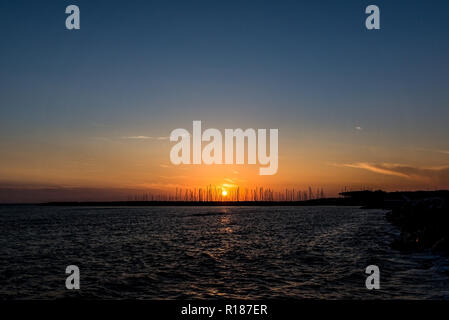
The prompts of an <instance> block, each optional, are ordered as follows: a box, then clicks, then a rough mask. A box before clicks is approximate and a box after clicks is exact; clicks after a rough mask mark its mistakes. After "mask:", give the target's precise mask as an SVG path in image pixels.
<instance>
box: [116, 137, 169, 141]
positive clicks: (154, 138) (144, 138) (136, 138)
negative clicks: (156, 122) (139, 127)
mask: <svg viewBox="0 0 449 320" xmlns="http://www.w3.org/2000/svg"><path fill="white" fill-rule="evenodd" d="M122 139H130V140H167V139H168V137H151V136H129V137H122Z"/></svg>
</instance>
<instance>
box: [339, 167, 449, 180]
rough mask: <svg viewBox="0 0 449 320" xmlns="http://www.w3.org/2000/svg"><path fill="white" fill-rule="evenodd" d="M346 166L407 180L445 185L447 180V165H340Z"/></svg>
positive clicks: (448, 173)
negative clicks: (430, 166)
mask: <svg viewBox="0 0 449 320" xmlns="http://www.w3.org/2000/svg"><path fill="white" fill-rule="evenodd" d="M340 166H342V167H347V168H355V169H363V170H367V171H371V172H374V173H378V174H383V175H389V176H395V177H399V178H403V179H409V180H420V181H426V182H432V183H438V184H444V185H447V183H448V182H449V166H441V167H433V168H428V167H416V166H411V165H403V164H392V163H367V162H358V163H347V164H343V165H340Z"/></svg>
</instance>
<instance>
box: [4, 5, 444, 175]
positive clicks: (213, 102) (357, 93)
mask: <svg viewBox="0 0 449 320" xmlns="http://www.w3.org/2000/svg"><path fill="white" fill-rule="evenodd" d="M69 4H76V5H78V6H79V7H80V10H81V30H79V31H68V30H66V29H65V18H66V16H67V15H66V14H65V7H66V6H67V5H69ZM369 4H376V5H378V6H379V7H380V10H381V30H376V31H368V30H366V28H365V23H364V21H365V18H366V14H365V13H364V11H365V7H366V6H367V5H369ZM448 14H449V2H448V1H319V2H318V1H57V2H56V1H2V2H1V3H0V35H1V39H2V49H1V54H0V70H1V72H0V146H1V147H2V148H3V150H4V152H5V153H8V152H10V153H11V154H12V153H17V152H19V153H20V150H19V149H21V148H22V149H23V150H25V149H27V148H30V147H29V146H30V145H34V146H36V145H40V144H47V145H48V146H49V149H51V146H52V145H60V144H65V145H66V146H67V148H69V149H70V146H75V145H80V146H81V147H80V148H81V149H82V145H83V141H84V140H85V139H89V138H92V137H102V138H114V137H121V136H128V135H129V136H136V135H155V136H166V135H168V134H169V132H170V131H171V130H172V129H174V128H177V127H186V126H190V125H191V121H192V120H203V121H207V124H208V126H210V127H218V128H220V127H223V128H224V127H231V128H232V127H238V126H240V127H259V128H269V127H270V128H273V127H275V128H279V129H280V131H281V132H283V135H282V136H281V137H282V139H285V141H299V143H301V141H303V140H310V139H312V140H313V141H315V140H317V143H316V145H320V143H321V142H322V141H325V143H324V142H323V144H322V148H326V147H327V143H333V142H334V143H343V144H346V145H347V148H348V150H350V147H351V146H366V145H383V146H387V147H389V148H390V149H389V150H390V151H389V152H391V153H393V152H394V150H395V149H397V148H398V146H401V147H403V146H407V147H410V148H415V149H432V150H434V149H435V150H440V149H443V150H447V149H449V145H448V143H447V141H448V140H449V132H448V129H447V119H448V118H449V107H448V102H449V88H448V86H449V85H448V83H449V82H448V81H447V78H448V75H449V62H448V59H447V57H448V56H449V41H448V39H449V19H448ZM358 126H359V127H361V128H362V131H363V132H364V135H363V136H360V134H358V133H357V132H354V128H355V127H358ZM281 144H282V142H281ZM29 150H31V149H29ZM77 150H78V149H77ZM284 150H285V148H284ZM72 151H73V152H75V151H74V150H72ZM353 151H354V153H357V152H358V151H357V150H355V149H354V150H353ZM27 154H32V152H31V151H30V153H27ZM49 156H50V155H49ZM324 157H325V156H324ZM397 158H400V155H399V154H398V155H397ZM324 160H325V159H322V161H324ZM328 160H329V161H331V160H332V159H328ZM376 160H377V159H376ZM387 160H388V159H387ZM11 161H12V160H11ZM404 161H405V160H404ZM444 161H445V159H439V160H438V161H437V162H438V164H439V165H442V164H443V163H444ZM421 162H422V163H421V164H422V165H424V162H425V161H424V160H422V161H421ZM433 162H435V161H434V159H430V160H429V163H433ZM10 165H11V164H10V163H4V164H3V166H4V167H6V168H7V167H8V166H10ZM5 170H6V169H5ZM21 179H22V180H24V181H26V175H25V176H24V177H22V178H21Z"/></svg>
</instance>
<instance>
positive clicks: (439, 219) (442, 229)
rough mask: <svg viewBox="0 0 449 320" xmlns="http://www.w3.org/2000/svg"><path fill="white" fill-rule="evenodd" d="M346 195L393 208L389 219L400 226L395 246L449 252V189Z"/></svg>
mask: <svg viewBox="0 0 449 320" xmlns="http://www.w3.org/2000/svg"><path fill="white" fill-rule="evenodd" d="M342 195H343V196H345V197H349V198H353V199H358V200H362V201H363V202H365V203H366V204H367V207H370V208H382V209H388V210H390V211H389V212H388V213H387V214H386V219H387V220H388V221H389V222H391V223H392V224H394V225H395V226H397V227H398V228H399V230H400V236H399V237H398V238H397V239H396V240H394V241H393V243H392V247H393V248H394V249H396V250H400V251H405V252H407V251H423V250H431V251H432V252H435V253H444V254H449V191H447V190H441V191H417V192H392V193H387V192H383V191H374V192H371V191H359V192H345V193H343V194H342Z"/></svg>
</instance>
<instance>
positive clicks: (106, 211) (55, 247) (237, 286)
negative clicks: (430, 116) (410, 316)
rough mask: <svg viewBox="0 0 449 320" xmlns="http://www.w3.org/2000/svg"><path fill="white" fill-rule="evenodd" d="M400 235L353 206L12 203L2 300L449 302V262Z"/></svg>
mask: <svg viewBox="0 0 449 320" xmlns="http://www.w3.org/2000/svg"><path fill="white" fill-rule="evenodd" d="M395 235H397V230H396V229H395V228H394V227H392V226H391V225H390V224H389V223H388V222H386V221H385V218H384V212H383V211H380V210H364V209H359V208H353V207H349V208H348V207H107V208H98V207H96V208H83V207H34V206H26V207H25V206H22V207H20V206H17V207H12V206H5V207H0V298H3V299H5V298H6V299H11V298H13V299H24V298H25V299H29V298H32V299H42V298H45V299H46V298H60V297H70V296H79V297H84V298H102V299H103V298H104V299H110V298H113V299H117V298H119V299H120V298H127V299H130V298H131V299H134V298H141V299H176V298H205V299H209V298H211V299H212V298H220V297H222V298H251V299H258V298H320V299H373V298H377V299H379V298H381V299H391V298H395V299H398V298H400V299H404V298H417V299H422V298H433V299H436V298H449V259H448V258H447V257H441V256H435V255H431V254H428V253H419V254H401V253H399V252H397V251H394V250H392V249H390V246H389V244H390V242H391V240H392V238H393V237H394V236H395ZM71 264H75V265H77V266H79V268H80V270H81V290H79V291H77V292H74V291H68V290H66V289H65V278H66V274H65V268H66V266H68V265H71ZM370 264H375V265H378V266H379V268H380V271H381V289H380V290H378V291H369V290H367V289H366V288H365V278H366V276H367V275H366V274H365V273H364V271H365V268H366V266H368V265H370Z"/></svg>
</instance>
